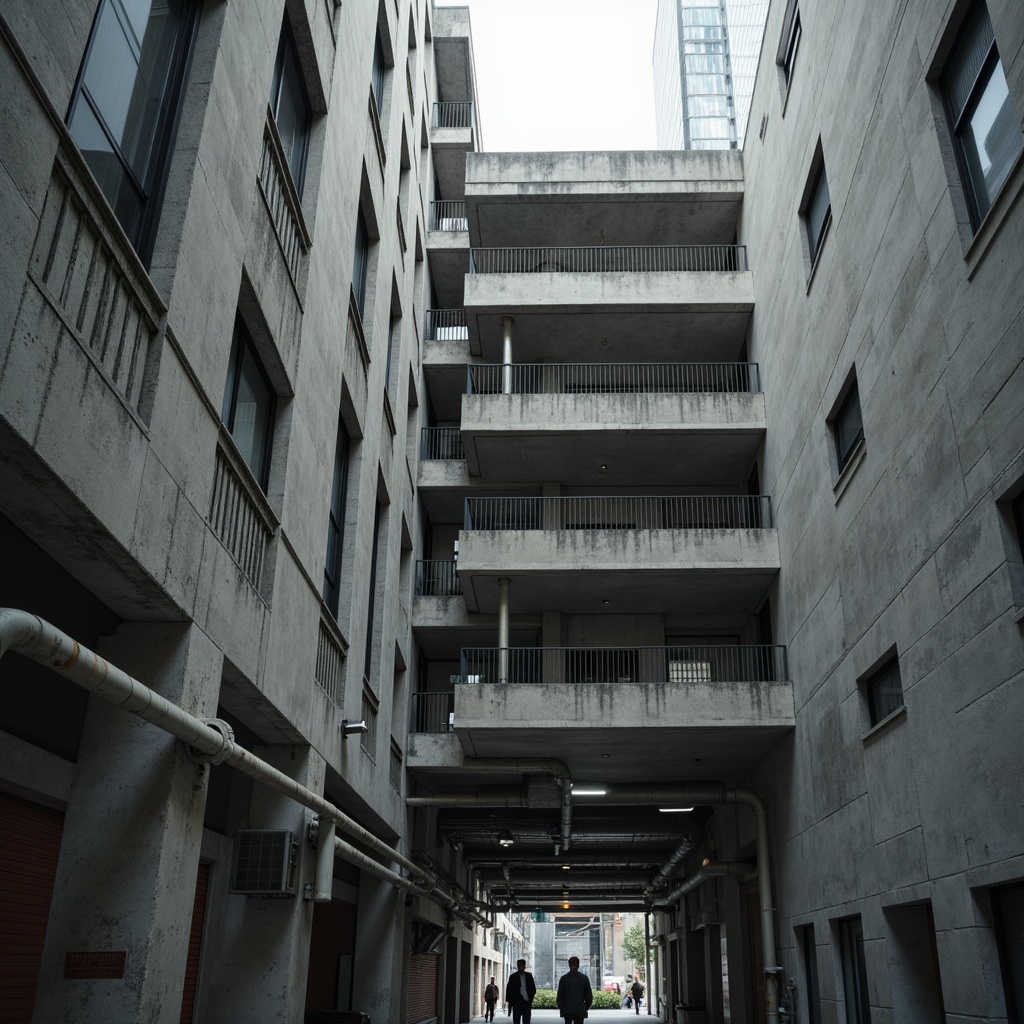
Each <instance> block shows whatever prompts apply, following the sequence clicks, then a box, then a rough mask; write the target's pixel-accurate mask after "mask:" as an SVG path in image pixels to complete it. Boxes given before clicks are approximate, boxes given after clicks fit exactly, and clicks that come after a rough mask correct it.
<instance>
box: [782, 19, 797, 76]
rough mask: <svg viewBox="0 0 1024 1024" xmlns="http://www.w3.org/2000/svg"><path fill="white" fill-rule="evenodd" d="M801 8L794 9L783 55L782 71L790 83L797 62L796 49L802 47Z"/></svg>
mask: <svg viewBox="0 0 1024 1024" xmlns="http://www.w3.org/2000/svg"><path fill="white" fill-rule="evenodd" d="M801 34H802V29H801V28H800V8H799V7H795V8H794V9H793V17H792V19H791V21H790V24H789V35H788V36H787V37H786V48H785V51H784V52H783V57H782V73H783V74H784V75H785V76H786V84H787V85H788V84H789V83H790V82H791V81H792V79H793V67H794V65H795V64H796V51H797V50H798V49H799V48H800V36H801Z"/></svg>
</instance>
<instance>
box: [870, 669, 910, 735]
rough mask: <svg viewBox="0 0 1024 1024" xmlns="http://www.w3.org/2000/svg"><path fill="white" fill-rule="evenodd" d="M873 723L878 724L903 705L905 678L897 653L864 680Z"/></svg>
mask: <svg viewBox="0 0 1024 1024" xmlns="http://www.w3.org/2000/svg"><path fill="white" fill-rule="evenodd" d="M864 693H865V695H866V696H867V699H868V712H869V713H870V718H871V724H872V725H878V723H879V722H880V721H882V719H883V718H888V717H889V715H891V714H892V713H893V712H894V711H897V710H899V709H900V708H901V707H903V679H902V678H901V677H900V663H899V659H898V658H897V657H896V655H893V656H892V658H891V659H890V660H889V661H887V662H886V663H885V664H884V665H883V666H882V667H881V668H880V669H878V670H877V671H876V672H873V673H872V674H871V675H870V676H868V677H867V678H866V679H865V680H864Z"/></svg>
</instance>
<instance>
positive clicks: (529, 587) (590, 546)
mask: <svg viewBox="0 0 1024 1024" xmlns="http://www.w3.org/2000/svg"><path fill="white" fill-rule="evenodd" d="M779 564H780V560H779V544H778V536H777V532H776V531H775V530H774V529H678V530H671V529H663V530H631V529H592V530H591V529H576V530H462V531H461V532H460V533H459V563H458V576H459V582H460V585H461V587H462V593H463V596H464V597H465V600H466V607H467V608H468V609H469V610H470V611H471V612H476V611H482V612H487V613H489V614H495V613H496V612H497V609H498V580H499V579H500V578H502V577H507V578H508V579H510V580H511V581H512V583H511V588H510V607H511V609H512V611H514V612H516V613H520V614H522V613H525V612H539V611H546V610H548V609H551V608H558V609H560V610H561V611H563V612H569V613H580V614H585V613H605V614H613V613H629V614H660V613H663V612H664V611H665V609H666V608H670V609H672V611H673V612H674V613H676V614H687V613H694V614H698V613H707V614H718V613H721V614H726V613H730V612H733V613H735V612H736V611H737V610H743V609H746V610H748V612H749V613H752V612H753V611H754V608H755V607H756V605H757V603H758V602H759V601H760V600H761V598H762V597H763V596H764V594H765V592H766V591H767V589H768V586H769V585H770V583H771V581H772V579H773V578H774V577H775V575H776V574H777V573H778V571H779Z"/></svg>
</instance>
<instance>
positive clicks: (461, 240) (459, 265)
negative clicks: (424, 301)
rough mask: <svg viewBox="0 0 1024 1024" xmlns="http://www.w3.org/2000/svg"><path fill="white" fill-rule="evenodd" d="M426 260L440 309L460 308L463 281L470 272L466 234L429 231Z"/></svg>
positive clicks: (464, 232)
mask: <svg viewBox="0 0 1024 1024" xmlns="http://www.w3.org/2000/svg"><path fill="white" fill-rule="evenodd" d="M427 259H428V260H429V261H430V274H431V280H432V281H433V283H434V290H435V292H436V293H437V296H438V299H439V301H440V302H441V304H442V305H444V306H446V307H449V306H450V307H457V306H461V305H462V304H463V279H464V275H465V274H466V271H467V270H468V269H469V233H468V232H467V231H428V232H427Z"/></svg>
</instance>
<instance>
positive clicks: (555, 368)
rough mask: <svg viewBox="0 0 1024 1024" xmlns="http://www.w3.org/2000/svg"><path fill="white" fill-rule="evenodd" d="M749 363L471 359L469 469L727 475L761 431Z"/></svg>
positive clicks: (586, 477) (578, 476)
mask: <svg viewBox="0 0 1024 1024" xmlns="http://www.w3.org/2000/svg"><path fill="white" fill-rule="evenodd" d="M759 388H760V384H759V379H758V368H757V365H756V364H753V363H583V364H578V363H577V364H568V365H565V364H561V363H559V364H550V363H549V364H528V365H521V364H518V363H517V364H514V365H508V366H503V365H473V366H469V367H468V373H467V385H466V390H467V394H466V395H465V396H464V397H463V399H462V412H461V424H462V431H461V440H462V443H463V446H464V449H463V454H464V456H465V458H466V460H467V466H468V469H469V474H470V476H473V477H481V478H483V479H484V480H488V479H490V480H498V479H500V480H502V481H509V482H513V483H526V482H530V481H534V480H538V479H541V480H560V481H561V482H562V483H563V484H565V485H569V486H582V485H600V484H601V483H602V482H607V481H608V480H615V481H617V482H620V483H629V484H645V485H646V486H694V485H703V486H730V485H732V484H734V483H735V481H736V480H741V479H746V477H747V475H748V474H749V472H750V467H751V465H752V464H753V462H754V457H755V456H756V454H757V449H758V447H759V445H760V444H761V441H762V439H763V437H764V433H765V410H764V397H763V395H761V394H760V393H759Z"/></svg>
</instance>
